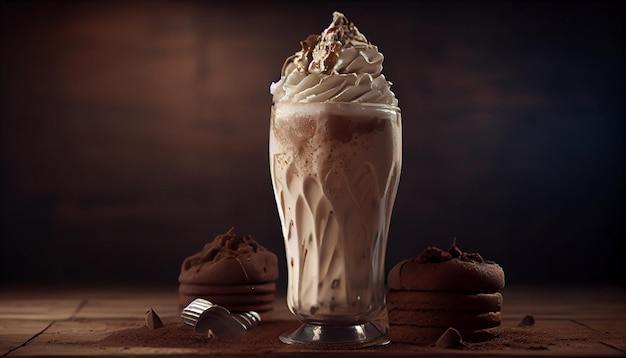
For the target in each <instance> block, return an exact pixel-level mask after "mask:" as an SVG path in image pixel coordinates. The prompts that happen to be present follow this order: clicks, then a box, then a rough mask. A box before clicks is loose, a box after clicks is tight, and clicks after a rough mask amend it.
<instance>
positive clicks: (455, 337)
mask: <svg viewBox="0 0 626 358" xmlns="http://www.w3.org/2000/svg"><path fill="white" fill-rule="evenodd" d="M462 342H463V340H462V339H461V333H459V331H457V330H456V329H454V328H452V327H450V328H448V329H447V330H446V331H445V332H443V334H442V335H441V337H439V339H437V342H435V347H439V348H452V347H457V346H460V345H461V344H462Z"/></svg>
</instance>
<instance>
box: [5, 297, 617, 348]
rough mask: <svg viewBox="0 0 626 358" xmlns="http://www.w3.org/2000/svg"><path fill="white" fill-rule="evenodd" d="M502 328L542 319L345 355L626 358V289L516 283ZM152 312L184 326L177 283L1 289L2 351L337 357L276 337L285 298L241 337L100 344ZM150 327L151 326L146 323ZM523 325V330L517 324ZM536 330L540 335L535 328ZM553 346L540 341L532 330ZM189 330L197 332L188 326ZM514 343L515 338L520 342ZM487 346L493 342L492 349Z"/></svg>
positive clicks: (284, 319)
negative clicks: (470, 343)
mask: <svg viewBox="0 0 626 358" xmlns="http://www.w3.org/2000/svg"><path fill="white" fill-rule="evenodd" d="M503 295H504V305H503V309H502V327H504V328H505V329H514V328H513V327H516V326H517V325H518V323H519V322H520V321H521V319H522V318H523V317H524V316H526V315H527V314H532V315H533V316H534V318H535V320H536V323H535V325H533V326H532V327H528V328H524V329H520V330H525V331H524V332H526V333H527V334H526V335H519V336H518V338H517V340H518V341H517V342H511V343H512V344H506V345H503V346H500V347H498V346H497V345H494V346H493V347H492V348H491V349H488V348H487V350H485V348H483V349H479V350H471V349H463V348H455V349H444V348H435V347H433V346H423V345H422V346H420V345H409V344H401V343H396V342H392V343H391V344H389V345H386V346H383V347H375V348H367V349H361V350H354V351H347V352H343V353H342V356H380V355H384V356H410V355H429V356H432V355H442V356H464V355H479V356H484V355H497V356H533V357H536V356H624V355H626V290H624V289H623V288H620V287H587V286H585V287H560V288H546V287H521V286H520V287H510V288H505V289H504V290H503ZM149 308H152V309H154V310H155V311H156V312H157V313H158V314H159V316H160V317H162V318H163V320H164V322H165V324H166V326H168V325H172V324H179V323H180V322H179V321H178V310H179V307H178V297H177V292H176V287H166V288H156V287H153V288H123V287H116V288H66V289H60V288H56V289H44V288H32V287H29V288H24V287H2V288H1V291H0V354H3V356H22V357H27V356H30V357H34V356H37V357H42V356H146V357H157V356H159V357H161V356H168V357H172V356H184V355H207V354H210V355H211V356H252V355H256V354H258V353H265V354H268V355H280V356H308V355H311V356H317V355H320V354H324V355H336V354H337V351H321V352H320V351H315V350H310V349H302V348H301V347H295V346H287V345H284V344H282V343H280V342H279V341H278V339H277V335H278V334H279V333H280V332H281V331H282V330H285V329H287V328H289V327H292V326H294V325H295V324H296V322H295V321H294V319H293V317H292V316H291V314H290V313H289V312H288V310H287V308H286V306H285V304H284V297H282V295H279V298H278V299H277V301H276V306H275V313H274V315H273V316H272V318H271V319H268V320H267V321H265V322H263V326H262V327H263V329H256V330H253V331H251V332H250V333H249V335H250V336H247V337H246V339H244V340H243V341H241V342H237V341H234V342H233V341H231V342H224V343H220V342H216V343H214V342H211V344H207V345H206V346H197V345H195V346H194V347H191V348H180V344H177V342H166V343H165V344H164V343H163V342H160V343H159V344H158V345H156V344H155V345H154V346H151V344H145V343H144V344H141V345H140V346H128V345H120V346H115V345H102V344H98V342H99V341H101V340H103V339H105V338H107V337H109V336H111V335H114V334H116V333H118V332H121V331H123V330H129V329H130V330H133V329H134V330H136V331H138V330H140V329H142V327H143V326H144V324H145V312H146V311H147V310H148V309H149ZM146 329H147V328H146ZM517 329H519V328H517ZM533 332H534V333H533ZM541 332H545V333H544V334H545V335H547V336H546V337H543V339H547V340H548V341H550V342H551V343H550V344H548V345H541V346H537V345H534V343H533V341H532V339H531V338H528V337H531V336H532V334H535V335H542V333H541ZM190 334H192V333H191V331H190ZM514 341H515V339H514ZM486 347H489V346H486Z"/></svg>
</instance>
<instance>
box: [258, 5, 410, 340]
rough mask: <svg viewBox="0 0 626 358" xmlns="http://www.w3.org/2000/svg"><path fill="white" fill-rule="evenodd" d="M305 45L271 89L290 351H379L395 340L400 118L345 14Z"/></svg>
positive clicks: (378, 58) (373, 54)
mask: <svg viewBox="0 0 626 358" xmlns="http://www.w3.org/2000/svg"><path fill="white" fill-rule="evenodd" d="M301 44H302V50H301V51H299V52H297V53H296V54H295V55H293V56H291V57H290V58H288V59H287V61H286V63H285V65H284V66H283V72H282V76H281V79H280V81H278V82H277V83H274V84H272V86H271V93H272V94H273V106H272V112H271V126H270V137H269V155H270V172H271V177H272V183H273V187H274V193H275V198H276V203H277V207H278V213H279V217H280V221H281V224H282V231H283V236H284V241H285V248H286V257H287V268H288V276H289V278H288V291H287V303H288V306H289V308H290V310H291V311H292V312H293V313H294V314H295V315H296V316H297V317H298V319H299V320H301V321H302V322H303V323H304V324H303V326H302V327H301V328H300V329H299V330H296V332H292V333H288V334H285V335H283V336H282V337H281V340H283V341H284V342H286V343H307V344H315V343H323V344H338V345H348V346H350V345H352V346H366V345H372V344H381V343H384V342H386V341H387V339H386V333H387V328H388V327H387V326H386V325H385V324H384V323H383V322H384V321H385V320H384V318H385V317H386V309H385V299H384V293H385V289H384V280H385V275H384V261H385V249H386V244H387V235H388V231H389V224H390V221H391V213H392V208H393V203H394V200H395V197H396V192H397V188H398V182H399V178H400V169H401V164H402V138H401V137H402V125H401V117H400V110H399V108H398V106H397V100H396V98H395V95H394V94H393V92H391V91H390V86H391V84H390V83H389V82H388V81H387V80H386V79H385V77H384V76H383V75H382V74H381V71H382V61H383V56H382V54H380V52H378V49H377V47H376V46H373V45H371V44H370V43H369V42H368V41H367V39H366V38H365V36H363V35H362V34H361V33H360V32H359V31H358V29H357V28H356V27H355V26H354V24H352V23H350V22H349V21H348V20H347V19H346V18H345V16H344V15H343V14H341V13H338V12H335V13H334V14H333V22H332V23H331V25H330V26H329V27H328V28H327V29H326V30H325V31H324V32H323V33H322V34H321V35H311V36H309V37H308V38H307V39H306V40H305V41H303V42H302V43H301ZM331 331H332V332H331ZM361 331H363V332H366V334H365V338H363V337H361V338H358V336H359V334H358V332H361ZM312 332H317V333H312ZM320 332H321V333H320ZM325 332H326V334H325V335H324V333H325ZM316 335H317V339H316V338H315V336H316Z"/></svg>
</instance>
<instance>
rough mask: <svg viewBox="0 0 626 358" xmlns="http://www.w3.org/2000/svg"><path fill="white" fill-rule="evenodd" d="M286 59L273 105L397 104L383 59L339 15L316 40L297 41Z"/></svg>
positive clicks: (274, 85) (275, 85)
mask: <svg viewBox="0 0 626 358" xmlns="http://www.w3.org/2000/svg"><path fill="white" fill-rule="evenodd" d="M300 44H301V46H302V50H300V51H298V52H296V53H295V54H294V55H292V56H291V57H289V58H287V60H286V61H285V64H284V65H283V68H282V71H281V78H280V80H279V81H278V82H275V83H272V85H271V86H270V93H271V94H272V96H273V102H274V103H278V102H286V103H299V102H317V103H320V102H362V103H383V104H390V105H395V106H397V105H398V100H397V99H396V97H395V94H394V93H393V92H392V91H391V82H389V81H387V79H386V78H385V76H384V75H383V74H382V69H383V65H382V63H383V60H384V56H383V55H382V54H381V53H380V52H379V51H378V47H376V46H374V45H372V44H370V43H369V41H368V40H367V38H365V36H364V35H363V34H362V33H360V32H359V30H358V29H357V28H356V26H354V24H353V23H351V22H349V21H348V19H346V17H345V16H344V15H343V14H342V13H340V12H334V13H333V22H332V23H331V24H330V26H328V28H326V30H324V32H322V34H321V35H310V36H309V37H307V39H306V40H304V41H302V42H300Z"/></svg>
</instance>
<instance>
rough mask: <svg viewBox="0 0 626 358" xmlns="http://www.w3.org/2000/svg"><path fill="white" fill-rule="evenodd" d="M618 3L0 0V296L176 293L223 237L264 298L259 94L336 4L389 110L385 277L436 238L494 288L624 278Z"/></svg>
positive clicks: (271, 226) (266, 230)
mask: <svg viewBox="0 0 626 358" xmlns="http://www.w3.org/2000/svg"><path fill="white" fill-rule="evenodd" d="M294 3H295V2H294ZM303 4H304V3H303ZM617 5H618V3H617V2H602V1H589V2H560V1H559V2H540V1H537V2H522V1H504V2H496V1H486V2H478V1H464V2H452V1H437V2H413V3H410V2H409V3H407V4H405V3H404V2H403V3H396V2H393V1H387V2H383V3H381V2H332V3H331V2H329V3H328V4H327V3H321V4H317V3H316V4H314V5H308V6H307V5H297V4H292V5H290V4H289V3H287V2H266V3H263V4H261V2H240V1H219V2H211V1H206V2H201V1H197V2H196V1H169V2H168V1H163V2H159V1H127V2H122V1H120V2H116V1H106V2H104V1H102V2H99V1H84V2H79V1H76V2H58V1H56V2H37V1H4V2H2V4H1V5H0V9H1V11H0V14H1V15H0V16H1V21H0V24H1V25H0V26H2V30H1V34H2V36H1V41H2V42H1V47H0V49H1V51H2V52H1V57H0V71H1V72H0V76H1V77H0V90H1V92H0V95H1V98H0V120H1V122H0V124H1V147H0V149H1V155H0V159H1V191H2V229H1V230H2V238H1V239H0V240H1V241H0V242H1V246H0V284H2V285H8V284H33V285H34V284H43V283H45V284H69V283H77V284H83V283H85V284H92V283H102V284H107V283H108V284H116V283H130V284H133V283H141V284H166V285H168V284H171V285H172V286H173V287H176V285H177V277H178V273H179V270H180V265H181V263H182V261H183V259H184V258H185V257H186V256H189V255H191V254H193V253H195V252H197V251H199V250H201V249H202V247H203V245H204V244H205V243H207V242H209V241H212V240H213V238H214V237H215V236H216V235H218V234H221V233H224V232H226V231H227V230H228V229H229V228H230V227H231V226H235V230H236V232H237V233H238V234H240V235H248V234H250V235H252V237H253V238H254V239H256V240H257V241H258V242H260V243H261V244H262V245H264V246H265V247H267V248H268V249H270V250H271V251H274V252H275V253H276V254H277V255H278V257H279V265H280V270H281V272H280V275H281V278H280V280H281V284H283V285H284V283H285V282H286V275H287V271H286V266H287V265H286V262H285V255H284V248H283V239H282V236H281V230H280V223H279V218H278V214H277V210H276V205H275V202H274V198H273V193H272V187H271V183H270V175H269V167H268V154H267V145H268V131H269V113H270V104H271V96H270V94H269V85H270V83H271V82H273V81H276V80H278V78H279V75H280V69H281V66H282V64H283V61H284V60H285V58H286V57H288V56H290V55H291V54H293V53H294V52H296V51H298V50H299V49H300V46H299V41H300V40H303V39H305V38H306V37H307V36H308V35H309V34H312V33H320V32H321V31H322V30H323V29H324V28H326V27H327V26H328V24H330V22H331V19H332V12H333V11H335V10H337V11H341V12H343V13H344V14H345V15H346V16H347V17H348V19H349V20H351V21H353V22H354V23H355V24H356V25H357V27H358V28H359V30H360V31H361V32H362V33H363V34H365V36H367V38H368V39H369V40H370V41H371V42H372V43H373V44H376V45H378V47H379V49H380V51H381V52H382V53H383V54H384V55H385V62H384V71H383V72H384V73H385V75H386V77H387V78H388V79H389V80H390V81H392V82H393V87H392V89H393V91H394V92H395V93H396V95H397V97H398V98H399V101H400V106H401V108H402V114H403V121H404V134H403V136H404V166H403V171H402V177H401V181H400V189H399V192H398V199H397V201H396V205H395V211H394V214H393V219H392V226H391V230H390V235H389V242H388V250H387V261H386V262H387V270H388V269H389V268H390V267H391V266H393V265H394V264H395V263H396V262H398V261H399V260H401V259H405V258H411V257H414V256H416V255H417V254H419V252H421V251H422V250H423V249H424V248H425V247H427V246H431V245H435V246H440V247H442V248H447V247H448V246H449V245H450V243H451V242H452V239H453V238H454V237H456V238H457V243H458V245H459V246H460V248H461V249H463V250H465V251H470V252H479V253H481V254H482V255H483V257H485V258H486V259H491V260H494V261H496V262H498V263H499V264H500V265H501V266H503V268H504V270H505V273H506V278H507V285H514V284H552V283H563V284H568V283H571V284H576V283H610V284H620V285H622V284H624V276H623V275H622V274H621V273H620V271H622V270H623V268H624V264H623V259H622V258H623V255H624V254H623V253H624V244H623V242H624V241H623V236H624V102H623V101H624V52H623V44H624V16H623V12H621V11H620V10H619V7H618V6H617Z"/></svg>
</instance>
